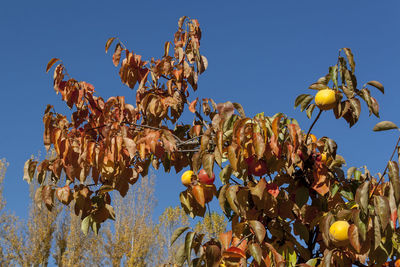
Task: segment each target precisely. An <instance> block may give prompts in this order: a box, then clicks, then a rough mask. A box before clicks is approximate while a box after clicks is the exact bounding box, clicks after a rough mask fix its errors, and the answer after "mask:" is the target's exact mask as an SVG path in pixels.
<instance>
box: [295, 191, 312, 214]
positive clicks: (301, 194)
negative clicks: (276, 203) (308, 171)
mask: <svg viewBox="0 0 400 267" xmlns="http://www.w3.org/2000/svg"><path fill="white" fill-rule="evenodd" d="M309 196H310V192H309V191H308V188H306V187H304V186H301V187H299V188H297V190H296V196H295V201H296V204H297V206H298V207H299V208H300V209H301V207H303V205H304V204H306V203H307V201H308V198H309Z"/></svg>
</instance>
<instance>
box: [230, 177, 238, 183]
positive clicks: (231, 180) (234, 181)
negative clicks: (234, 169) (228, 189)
mask: <svg viewBox="0 0 400 267" xmlns="http://www.w3.org/2000/svg"><path fill="white" fill-rule="evenodd" d="M229 180H231V181H232V182H234V183H235V184H239V183H238V182H236V180H233V178H232V177H229Z"/></svg>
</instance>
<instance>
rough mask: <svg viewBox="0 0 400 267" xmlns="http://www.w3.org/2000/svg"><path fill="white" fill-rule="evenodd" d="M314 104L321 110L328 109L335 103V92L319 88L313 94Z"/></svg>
mask: <svg viewBox="0 0 400 267" xmlns="http://www.w3.org/2000/svg"><path fill="white" fill-rule="evenodd" d="M315 104H316V105H317V107H319V108H320V109H321V110H329V109H332V108H334V107H335V105H336V93H335V91H334V90H332V89H329V88H328V89H322V90H319V91H318V93H317V94H316V95H315Z"/></svg>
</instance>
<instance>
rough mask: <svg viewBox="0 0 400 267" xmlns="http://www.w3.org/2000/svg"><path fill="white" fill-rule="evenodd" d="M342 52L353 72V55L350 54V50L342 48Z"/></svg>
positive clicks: (354, 65)
mask: <svg viewBox="0 0 400 267" xmlns="http://www.w3.org/2000/svg"><path fill="white" fill-rule="evenodd" d="M343 51H344V52H345V54H346V57H347V60H348V61H349V65H350V68H351V71H352V72H354V71H355V68H356V63H355V62H354V56H353V53H352V52H351V49H350V48H343Z"/></svg>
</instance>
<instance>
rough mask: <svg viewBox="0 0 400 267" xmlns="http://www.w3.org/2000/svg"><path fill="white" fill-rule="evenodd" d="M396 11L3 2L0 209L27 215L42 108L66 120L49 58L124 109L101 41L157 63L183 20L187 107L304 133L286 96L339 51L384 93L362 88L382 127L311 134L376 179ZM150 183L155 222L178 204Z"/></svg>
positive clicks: (396, 60)
mask: <svg viewBox="0 0 400 267" xmlns="http://www.w3.org/2000/svg"><path fill="white" fill-rule="evenodd" d="M399 12H400V2H399V1H397V0H394V1H389V0H388V1H361V0H353V1H348V0H346V1H321V0H312V1H311V0H303V1H298V0H296V1H266V0H264V1H247V2H245V1H196V2H194V1H187V0H186V1H133V0H131V1H107V2H106V1H99V0H97V1H86V0H85V1H72V0H71V1H63V2H61V1H18V0H14V1H3V2H2V4H1V8H0V78H1V85H0V86H1V90H0V103H1V104H0V125H1V129H2V130H1V133H0V158H3V157H4V158H6V159H7V161H8V162H9V163H10V166H9V169H8V172H7V174H6V181H5V192H4V193H5V197H6V200H7V201H8V205H7V208H8V209H9V210H12V211H15V213H16V214H17V215H19V216H21V217H26V216H27V215H26V211H27V203H28V185H27V184H26V183H25V182H24V181H23V180H22V174H23V164H24V162H25V160H26V159H28V158H29V157H30V155H32V154H35V155H37V154H38V152H39V151H41V153H42V154H43V151H44V147H43V139H42V136H43V123H42V115H43V112H44V109H45V107H46V104H49V103H51V104H53V105H54V106H55V109H56V111H57V112H66V111H67V109H66V108H65V104H64V103H63V102H61V100H60V96H59V95H56V94H55V92H54V90H53V88H52V74H46V73H45V66H46V64H47V62H48V61H49V60H50V59H51V58H53V57H58V58H60V59H62V60H63V62H64V63H65V65H66V66H67V68H68V72H69V73H70V74H71V75H72V76H73V77H74V78H76V79H78V80H84V81H87V82H90V83H92V84H93V85H94V86H95V88H96V90H97V92H98V94H99V95H101V96H103V98H105V99H107V98H108V97H110V96H112V95H125V96H126V97H127V100H128V101H129V100H131V101H132V102H133V98H134V94H133V92H132V91H131V90H130V89H129V88H127V87H126V86H123V85H122V84H121V82H120V79H119V77H118V69H117V68H115V67H114V66H113V64H112V60H111V55H107V54H105V52H104V45H105V42H106V40H107V39H108V38H109V37H112V36H118V37H119V38H120V39H121V40H122V41H123V42H124V43H125V44H126V45H127V46H128V48H129V49H131V50H132V49H133V50H134V52H135V53H138V54H141V55H142V56H143V57H144V58H147V59H149V58H150V57H153V56H154V57H161V56H162V55H163V45H164V42H165V41H168V40H172V34H173V33H174V32H175V31H176V28H177V20H178V18H179V17H181V16H183V15H187V16H190V17H191V18H197V19H198V20H199V22H200V25H201V28H202V31H203V36H202V42H201V51H202V53H203V54H204V55H205V56H206V57H207V58H208V62H209V68H208V70H207V71H206V72H205V73H204V74H203V75H202V76H201V77H200V81H199V90H198V91H197V92H196V93H193V94H192V95H191V97H192V99H194V98H195V97H197V96H198V97H199V98H203V97H211V98H213V99H214V100H215V101H216V102H225V101H228V100H230V101H232V102H240V103H241V104H242V105H243V107H244V109H245V111H246V113H247V115H254V114H256V113H258V112H262V111H264V112H265V113H266V114H270V115H273V114H275V113H277V112H284V113H286V114H288V115H289V116H290V117H294V118H296V119H297V120H298V121H299V122H300V125H301V126H302V128H304V129H308V127H309V125H310V124H311V121H310V120H308V119H307V118H306V115H305V113H300V111H299V110H298V109H297V110H294V108H293V104H294V100H295V98H296V96H297V95H298V94H301V93H315V91H312V90H308V89H307V87H308V85H309V84H311V83H313V82H315V81H316V79H318V78H319V77H320V76H323V75H325V74H326V73H327V71H328V67H329V66H330V65H334V64H335V63H336V58H337V54H338V50H339V49H340V48H342V47H350V48H351V49H352V50H353V53H354V56H355V60H356V64H357V66H356V74H357V76H358V82H359V85H362V84H364V83H365V82H367V81H369V80H379V81H381V82H382V83H383V84H384V86H385V90H386V93H385V95H381V94H380V92H379V91H377V90H373V89H371V91H372V94H373V95H374V96H376V98H377V100H378V102H379V103H380V108H381V111H380V114H381V119H376V118H375V117H370V118H369V117H368V110H367V107H366V106H365V105H363V106H362V115H361V119H360V121H359V123H358V124H357V125H356V126H354V127H353V128H352V129H349V128H348V126H347V124H346V122H345V121H344V120H339V121H337V120H335V119H334V116H333V114H332V113H331V112H329V113H326V114H323V115H322V118H321V120H320V121H319V123H318V124H317V125H316V126H315V130H314V131H313V132H314V134H315V135H316V136H317V137H321V136H323V135H327V136H329V137H330V138H333V139H334V140H336V141H337V143H338V146H339V150H338V153H339V154H341V155H343V156H344V157H345V159H346V161H347V163H348V164H347V166H348V167H350V166H357V167H359V166H362V165H365V164H366V165H368V166H369V168H370V170H371V172H372V173H373V174H375V173H377V172H382V171H383V169H384V167H385V164H386V161H387V160H388V158H389V156H390V154H391V151H392V149H393V146H394V143H395V141H396V139H397V136H398V132H395V131H391V132H381V133H374V132H372V128H373V126H374V125H375V124H376V123H377V122H379V121H380V120H391V121H394V122H395V123H397V124H398V125H400V116H398V114H399V110H400V107H399V105H398V103H399V99H400V90H399V88H398V75H399V72H400V49H399V47H400V35H399V30H400V17H399ZM315 115H316V114H314V116H315ZM188 118H190V115H189V117H188ZM186 122H187V123H190V120H187V121H186ZM155 174H156V175H157V184H156V194H157V198H158V201H159V205H158V206H157V209H156V215H158V214H160V213H161V211H162V210H163V209H164V208H165V207H167V206H169V205H173V206H175V205H178V204H179V198H178V192H180V191H182V190H183V189H184V188H183V186H182V185H181V183H180V174H175V172H174V171H172V172H171V173H169V174H165V173H163V172H162V171H158V172H155ZM213 206H215V207H217V205H213Z"/></svg>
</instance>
